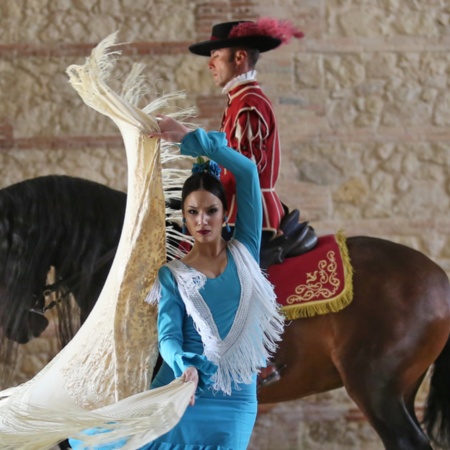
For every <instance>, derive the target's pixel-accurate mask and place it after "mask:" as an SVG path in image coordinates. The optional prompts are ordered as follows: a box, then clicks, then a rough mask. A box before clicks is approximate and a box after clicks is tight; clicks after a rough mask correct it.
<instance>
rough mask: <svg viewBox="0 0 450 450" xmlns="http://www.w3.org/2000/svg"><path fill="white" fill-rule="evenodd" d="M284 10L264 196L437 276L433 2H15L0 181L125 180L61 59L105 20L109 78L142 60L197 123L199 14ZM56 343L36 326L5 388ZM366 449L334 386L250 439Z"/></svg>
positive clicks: (443, 75) (204, 82) (0, 109)
mask: <svg viewBox="0 0 450 450" xmlns="http://www.w3.org/2000/svg"><path fill="white" fill-rule="evenodd" d="M266 15H270V16H274V17H278V18H289V19H290V20H292V21H293V22H294V23H295V24H297V25H298V26H299V27H301V29H303V30H304V32H305V34H306V37H305V38H304V39H303V40H301V41H298V42H294V43H291V44H290V45H289V46H285V47H283V48H280V49H278V50H276V51H273V52H269V53H267V54H264V55H263V57H262V59H261V61H260V62H259V63H258V71H259V79H260V81H261V83H262V85H263V87H264V89H265V91H266V92H267V94H268V95H269V96H270V98H271V99H272V100H273V103H274V106H275V109H276V112H277V116H278V119H279V123H280V130H281V139H282V148H283V161H282V173H281V178H280V181H279V183H278V186H277V190H278V192H279V194H280V196H281V197H282V199H283V201H284V202H285V203H286V204H287V205H289V206H291V207H298V208H300V209H301V211H302V216H303V218H304V219H307V220H310V221H311V222H312V224H313V225H314V227H315V229H316V230H317V232H318V233H319V234H324V233H330V232H334V231H336V230H338V229H340V228H343V229H344V230H345V231H346V232H347V234H348V235H353V234H367V235H372V236H379V237H383V238H386V239H390V240H394V241H397V242H401V243H405V244H407V245H410V246H412V247H414V248H416V249H418V250H420V251H423V252H425V253H426V254H428V255H429V256H430V257H432V258H433V259H435V260H436V261H437V262H438V263H439V264H441V265H442V266H443V267H444V268H445V269H446V270H447V271H448V272H450V245H449V242H448V235H449V229H450V219H449V218H448V213H447V211H448V208H449V203H450V151H449V143H450V91H449V84H450V56H449V52H448V50H449V48H450V27H449V24H450V3H449V2H448V0H420V1H419V0H327V1H325V0H302V1H298V0H283V1H281V0H279V1H275V0H273V1H271V0H259V1H258V2H256V1H251V0H215V1H214V0H211V1H201V0H199V1H193V0H153V1H146V0H133V1H132V2H129V1H124V0H95V1H94V0H78V1H77V0H15V1H14V2H12V1H3V2H1V3H0V27H1V30H2V33H1V37H0V93H1V94H0V95H1V103H0V187H4V186H7V185H10V184H12V183H15V182H18V181H21V180H24V179H27V178H32V177H36V176H40V175H46V174H67V175H75V176H81V177H84V178H89V179H92V180H95V181H99V182H102V183H105V184H108V185H110V186H112V187H114V188H118V189H122V190H126V167H125V155H124V151H123V148H122V142H121V138H120V136H119V135H118V132H117V130H116V128H115V126H114V125H113V124H112V123H111V122H110V121H108V119H107V118H105V117H103V116H101V115H100V114H98V113H96V112H94V111H92V110H90V109H89V108H88V107H87V106H85V105H84V103H83V102H82V101H81V99H80V98H79V97H78V96H77V94H76V93H75V91H74V90H73V89H72V88H71V87H70V85H69V84H68V82H67V77H66V75H65V69H66V68H67V66H68V65H70V64H74V63H75V64H80V63H83V61H84V58H85V57H86V56H87V55H88V54H89V52H90V50H91V49H92V47H93V46H94V45H95V44H96V43H97V42H98V41H100V40H101V39H102V38H104V37H105V36H107V35H108V34H110V33H112V32H114V31H116V30H119V40H121V41H126V42H129V44H128V45H126V46H124V48H123V57H122V60H121V62H120V68H121V72H122V73H124V72H126V70H127V68H129V66H130V64H131V63H132V62H143V63H145V64H146V65H147V72H146V75H147V76H148V78H149V79H150V80H152V81H153V82H154V89H155V92H159V93H162V92H170V91H174V90H179V89H184V90H186V92H187V99H186V101H185V104H184V106H190V105H195V106H197V108H198V111H199V116H198V122H199V123H200V124H201V125H203V126H205V127H206V128H208V129H213V128H216V127H217V126H218V125H219V120H220V116H221V111H222V108H223V106H224V98H223V96H222V95H221V93H220V91H219V90H218V89H217V88H216V87H215V86H214V85H213V83H212V81H211V79H210V76H209V74H208V70H207V66H206V63H207V60H206V59H202V58H200V57H197V56H193V55H190V54H188V52H187V51H186V47H187V45H188V44H189V43H191V42H194V41H198V40H201V39H205V38H208V37H209V32H210V27H211V24H212V23H217V22H221V21H227V20H234V19H243V18H249V19H253V18H256V17H258V16H266ZM55 352H56V346H55V342H54V340H53V338H52V336H51V332H49V333H47V338H46V339H41V340H40V341H36V342H32V343H30V344H29V345H28V346H26V347H25V348H24V349H22V350H21V363H20V364H19V367H18V370H17V377H16V382H21V381H23V380H25V379H27V378H28V377H31V376H32V375H33V373H35V372H36V371H37V370H38V369H39V367H40V366H42V365H43V364H45V362H46V361H47V360H49V359H50V358H51V357H52V356H53V355H54V354H55ZM319 447H323V448H330V449H331V448H333V449H336V450H338V449H339V450H340V449H357V448H358V449H359V448H365V449H372V448H373V449H378V448H381V445H380V443H379V441H378V439H377V437H376V436H375V434H374V433H373V432H372V431H371V429H370V427H369V426H368V425H367V423H366V422H365V421H364V420H363V418H362V415H361V414H360V413H359V412H358V410H357V409H356V407H355V405H354V404H353V403H352V402H351V401H350V400H349V399H348V397H347V396H346V394H345V392H344V391H343V390H338V391H336V392H334V393H327V394H322V395H318V396H314V397H311V398H308V399H305V400H301V401H295V402H291V403H284V404H280V405H277V406H275V407H274V408H273V409H271V410H269V411H268V412H266V413H264V414H261V415H260V417H259V418H258V422H257V425H256V428H255V432H254V436H253V440H252V448H254V449H260V450H264V449H273V448H277V449H280V450H287V449H296V448H303V449H316V448H319Z"/></svg>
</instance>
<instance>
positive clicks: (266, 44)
mask: <svg viewBox="0 0 450 450" xmlns="http://www.w3.org/2000/svg"><path fill="white" fill-rule="evenodd" d="M280 44H281V39H277V38H274V37H271V36H241V37H235V38H226V39H217V40H210V41H203V42H198V43H197V44H192V45H190V46H189V51H190V52H191V53H194V54H195V55H200V56H210V55H211V52H212V51H213V50H219V49H220V48H229V47H248V48H255V49H257V50H259V51H260V52H261V53H262V52H267V51H269V50H273V49H274V48H276V47H278V46H279V45H280Z"/></svg>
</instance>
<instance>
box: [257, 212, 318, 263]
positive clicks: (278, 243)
mask: <svg viewBox="0 0 450 450" xmlns="http://www.w3.org/2000/svg"><path fill="white" fill-rule="evenodd" d="M283 208H284V211H285V215H284V217H283V219H282V220H281V222H280V231H281V233H280V234H279V235H277V236H276V237H274V238H271V239H263V240H262V241H261V252H260V266H261V268H262V269H267V268H268V267H269V266H271V265H272V264H281V263H282V262H283V261H284V260H285V259H286V258H291V257H294V256H298V255H301V254H303V253H306V252H308V251H309V250H311V249H313V248H314V247H315V246H316V245H317V242H318V238H317V235H316V232H315V231H314V228H313V227H311V226H310V225H309V223H308V222H300V211H299V210H298V209H293V210H292V211H289V209H288V207H287V206H286V205H283Z"/></svg>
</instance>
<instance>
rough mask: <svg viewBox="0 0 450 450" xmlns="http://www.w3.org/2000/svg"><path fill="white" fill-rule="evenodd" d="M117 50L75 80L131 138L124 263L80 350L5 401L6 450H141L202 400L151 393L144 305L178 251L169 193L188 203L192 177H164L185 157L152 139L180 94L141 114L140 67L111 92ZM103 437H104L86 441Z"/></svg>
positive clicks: (172, 389) (149, 329) (107, 46)
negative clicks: (169, 240) (82, 449)
mask: <svg viewBox="0 0 450 450" xmlns="http://www.w3.org/2000/svg"><path fill="white" fill-rule="evenodd" d="M115 41H116V35H115V34H113V35H111V36H109V37H107V38H106V39H104V40H103V41H102V42H101V43H100V44H99V45H98V46H97V47H96V48H95V49H94V50H93V51H92V53H91V56H90V57H89V58H87V60H86V63H85V64H84V65H80V66H70V67H69V68H68V69H67V72H68V74H69V78H70V83H71V84H72V86H73V87H74V88H75V89H76V91H77V92H78V93H79V95H80V96H81V98H82V99H83V100H84V102H85V103H86V104H87V105H88V106H90V107H92V108H94V109H95V110H97V111H98V112H100V113H102V114H104V115H106V116H108V117H109V118H111V119H112V120H113V121H114V122H115V123H116V125H117V126H118V128H119V130H120V132H121V134H122V137H123V141H124V145H125V151H126V157H127V165H128V195H127V205H126V212H125V219H124V225H123V229H122V234H121V237H120V241H119V245H118V249H117V253H116V256H115V258H114V261H113V264H112V267H111V270H110V273H109V275H108V278H107V280H106V283H105V286H104V288H103V290H102V292H101V294H100V297H99V299H98V301H97V303H96V305H95V307H94V309H93V310H92V312H91V314H90V315H89V317H88V319H87V320H86V322H85V323H84V324H83V326H82V327H81V329H80V330H79V331H78V333H77V334H76V335H75V337H74V338H73V339H72V341H70V342H69V344H68V345H67V346H66V347H65V348H64V349H63V350H62V351H61V352H60V353H59V354H58V355H57V356H56V357H55V358H54V359H53V360H52V361H51V362H50V363H49V364H48V365H47V366H46V367H45V368H44V369H43V370H42V371H41V372H39V373H38V374H37V375H36V376H35V377H34V378H33V379H32V380H30V381H28V382H27V383H24V384H21V385H20V386H17V387H15V388H10V389H7V390H5V391H3V392H0V448H1V449H2V450H36V449H39V450H44V449H47V448H50V447H51V446H53V445H56V444H57V443H58V442H59V441H61V440H64V439H66V438H67V437H73V438H76V439H79V440H82V441H83V442H85V444H86V445H87V447H88V448H92V447H93V446H96V445H98V446H102V445H106V444H108V443H110V442H114V441H115V440H117V439H122V438H123V439H125V441H126V442H125V443H124V444H123V445H122V446H121V448H122V449H129V450H133V449H137V448H140V447H142V446H143V445H144V444H146V443H147V442H149V441H151V440H153V439H155V438H157V437H158V436H160V435H161V434H164V433H165V432H167V431H168V430H169V429H171V428H172V427H173V426H175V425H176V423H177V422H178V421H179V419H180V417H181V416H182V415H183V413H184V411H185V409H186V407H187V406H188V403H189V400H190V397H191V395H192V394H193V392H194V386H193V383H191V382H189V383H183V382H182V381H181V380H179V379H178V380H175V381H174V382H173V383H172V384H170V385H168V386H165V387H164V389H162V390H161V389H155V390H148V388H149V385H150V380H151V376H152V372H153V368H154V365H155V362H156V357H157V353H158V350H157V330H156V317H157V310H156V307H154V306H151V305H149V304H147V303H145V301H144V300H145V297H146V295H147V293H148V292H149V290H150V288H151V287H152V285H153V283H154V281H155V279H156V276H157V273H158V269H159V267H160V266H161V265H162V264H163V263H164V262H165V261H166V258H167V253H168V252H169V253H170V251H171V250H174V248H169V249H168V251H167V252H166V246H165V243H166V237H167V234H166V233H167V232H166V227H165V219H166V214H168V213H169V214H170V213H174V211H169V210H167V209H166V206H165V198H164V188H165V187H166V188H169V190H170V192H172V193H174V194H175V196H177V195H178V196H179V195H180V190H179V189H180V188H181V185H182V184H183V181H184V179H185V178H186V176H188V171H182V170H170V169H162V165H163V164H164V163H165V162H167V161H172V160H173V159H175V158H177V157H178V154H179V152H174V151H171V149H170V148H169V147H167V146H165V145H164V144H163V143H161V146H160V142H159V140H156V139H150V138H149V137H148V135H149V134H150V133H151V132H152V131H155V130H158V129H159V126H158V122H157V121H156V120H155V118H154V116H155V115H156V114H157V113H163V112H164V113H167V112H168V111H167V109H166V107H167V101H168V100H173V99H177V98H180V94H179V93H175V94H171V95H169V96H165V97H163V98H160V99H156V100H155V101H153V102H151V103H149V104H148V105H147V106H145V107H144V108H142V109H140V108H138V107H137V100H138V99H139V98H142V94H147V93H148V92H146V91H145V89H144V87H145V85H144V84H143V78H142V76H141V73H142V70H143V66H142V65H140V66H135V67H133V69H132V71H131V73H130V75H129V77H128V79H127V80H125V83H124V91H123V93H122V94H121V95H119V94H116V93H115V92H114V91H113V90H112V89H111V88H110V87H109V86H108V84H107V81H108V80H109V77H110V74H111V71H112V69H113V67H114V65H115V62H116V60H117V57H118V54H119V52H118V51H117V47H113V46H114V45H115ZM111 48H113V50H111ZM161 108H165V109H161ZM78 112H79V111H74V112H73V116H74V120H76V114H77V113H78ZM188 114H192V112H188ZM168 115H172V116H177V118H180V114H179V113H176V114H175V113H174V114H168ZM174 187H178V191H174V190H173V188H174ZM172 237H173V236H172ZM175 247H176V246H175ZM94 427H99V431H100V432H99V433H97V434H93V435H91V436H86V435H85V434H84V433H82V432H83V430H86V429H88V428H94ZM106 430H108V432H103V433H102V432H101V431H106Z"/></svg>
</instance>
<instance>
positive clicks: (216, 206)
mask: <svg viewBox="0 0 450 450" xmlns="http://www.w3.org/2000/svg"><path fill="white" fill-rule="evenodd" d="M159 125H160V129H161V131H160V132H159V133H152V134H151V137H159V138H162V139H165V140H168V141H171V142H181V144H180V149H181V153H182V154H184V155H191V156H194V157H199V156H205V157H208V158H209V159H210V161H208V162H206V163H205V162H204V161H201V162H200V163H199V164H196V165H194V170H193V171H194V172H196V173H194V174H193V175H192V176H191V177H190V178H188V179H187V180H186V182H185V184H184V187H183V191H182V213H183V224H184V227H185V228H187V230H188V231H189V233H190V234H191V235H192V236H193V238H194V245H193V247H192V249H191V251H190V252H189V253H188V254H187V255H186V256H185V257H184V258H183V259H182V260H173V261H171V262H169V263H168V264H165V265H164V266H163V267H162V268H161V269H160V271H159V275H158V282H157V283H156V284H155V285H154V288H153V289H152V291H151V293H150V294H149V298H148V301H158V302H159V306H158V341H159V349H160V352H161V355H162V357H163V360H164V362H163V365H162V367H161V369H160V370H159V372H158V373H157V375H156V377H155V379H154V381H153V383H152V387H158V386H163V385H166V384H168V383H169V382H170V381H172V380H173V379H174V378H176V377H180V376H181V377H183V379H184V380H185V381H192V382H193V383H195V384H196V386H197V391H196V395H195V398H194V397H193V398H192V399H191V405H192V406H191V407H189V408H188V410H187V411H186V413H185V415H184V416H183V417H182V419H181V421H180V422H179V424H178V425H177V426H176V427H175V428H174V429H172V430H171V431H170V432H168V433H166V434H165V435H163V436H161V437H160V438H158V439H157V440H156V441H153V442H152V443H150V444H148V445H147V446H145V447H143V448H144V449H146V450H149V449H170V450H174V449H177V450H178V449H180V450H181V449H195V450H213V449H217V450H218V449H221V450H224V449H233V450H244V449H246V448H247V446H248V443H249V440H250V436H251V432H252V429H253V426H254V423H255V418H256V411H257V399H256V374H257V372H258V370H259V368H260V367H262V366H264V365H265V362H266V360H267V358H268V357H269V356H270V353H272V352H273V351H274V349H275V348H276V341H278V340H279V339H280V335H281V333H282V330H283V319H282V316H281V315H280V313H279V311H278V308H277V305H276V302H275V294H274V292H273V290H272V286H271V285H270V283H269V282H268V281H267V280H266V278H265V277H264V275H263V274H262V273H261V271H260V269H259V265H258V258H259V250H260V236H261V226H262V207H261V204H262V202H261V191H260V188H259V182H258V172H257V169H256V166H255V164H254V163H253V162H252V161H250V160H249V159H248V158H246V157H245V156H242V155H241V154H240V153H238V152H236V151H234V150H232V149H230V148H229V147H228V146H227V141H226V138H225V134H224V133H219V132H210V133H206V132H205V131H203V130H202V129H197V130H195V131H193V132H189V130H188V129H187V128H186V127H184V126H183V125H182V124H180V123H178V122H176V121H175V120H173V119H171V118H169V117H166V116H162V117H160V122H159ZM213 161H214V162H213ZM216 163H218V164H220V165H221V166H223V167H225V168H227V169H228V170H230V171H231V172H232V173H233V174H234V175H235V178H236V184H237V200H238V203H239V209H238V211H239V212H238V217H237V220H236V226H235V230H234V235H233V238H232V239H231V240H230V241H229V242H228V243H227V242H226V241H224V240H223V239H222V226H224V225H225V226H226V223H227V217H226V214H227V204H226V197H225V192H224V188H223V185H222V184H221V182H220V181H219V179H218V176H219V171H220V169H219V168H218V166H217V164H216Z"/></svg>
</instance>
